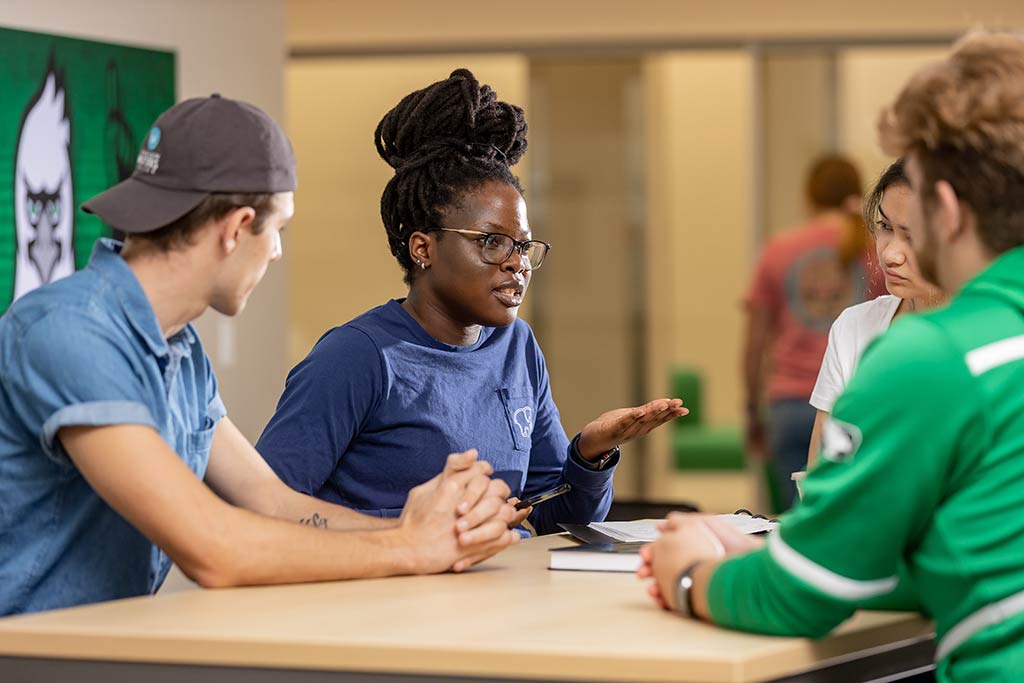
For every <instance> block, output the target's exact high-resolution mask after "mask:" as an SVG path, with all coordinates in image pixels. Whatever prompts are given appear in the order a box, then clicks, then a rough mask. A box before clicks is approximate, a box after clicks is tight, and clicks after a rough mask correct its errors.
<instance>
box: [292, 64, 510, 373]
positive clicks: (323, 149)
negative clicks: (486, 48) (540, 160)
mask: <svg viewBox="0 0 1024 683" xmlns="http://www.w3.org/2000/svg"><path fill="white" fill-rule="evenodd" d="M462 66H465V67H469V68H470V69H471V70H472V71H473V73H474V74H475V75H476V76H477V78H479V79H480V81H481V82H483V83H489V84H490V85H491V86H492V87H493V88H494V89H495V90H496V91H497V93H498V95H499V97H501V98H502V99H505V100H508V101H511V102H516V103H520V104H522V103H525V100H526V96H527V73H526V71H527V66H526V61H525V60H524V59H523V58H522V57H517V56H515V55H487V56H475V55H464V56H458V57H445V56H436V57H429V58H402V57H395V58H375V59H329V60H318V59H316V60H293V61H291V62H290V63H289V65H288V69H287V75H288V79H287V81H288V88H287V102H288V132H289V135H290V136H291V139H292V143H293V144H294V145H295V153H296V156H297V157H298V159H299V183H300V190H299V193H298V195H297V200H296V213H295V218H294V220H293V221H292V223H291V226H290V227H289V228H288V233H287V238H286V241H285V250H286V251H287V252H288V253H289V254H290V257H291V259H292V262H293V263H295V264H301V265H297V267H295V268H293V269H292V270H291V271H290V289H289V303H290V308H291V317H290V319H289V323H288V328H289V329H288V335H289V357H290V362H291V363H293V364H294V363H296V362H298V361H299V360H301V359H302V358H303V357H304V356H305V355H306V353H308V352H309V349H310V348H311V347H312V346H313V344H314V343H315V342H316V340H317V339H319V337H320V336H321V335H322V334H323V333H324V332H325V331H327V330H328V329H330V328H331V327H334V326H336V325H340V324H342V323H344V322H346V321H348V320H351V319H352V318H354V317H356V316H357V315H359V314H360V313H363V312H364V311H366V310H367V309H369V308H373V307H374V306H379V305H380V304H383V303H384V302H385V301H387V300H388V299H389V298H391V297H402V296H405V294H406V291H407V290H406V287H405V284H404V283H403V282H402V271H401V269H400V268H399V267H398V263H397V262H396V261H395V258H394V257H393V256H392V255H391V252H390V251H389V249H388V244H387V238H386V236H385V233H384V226H383V224H382V223H381V218H380V195H381V192H382V191H383V190H384V185H385V184H386V183H387V181H388V179H390V178H391V176H392V174H393V171H392V170H391V168H390V167H389V166H388V165H387V164H386V163H384V161H383V160H381V159H380V157H379V156H377V150H376V148H375V147H374V144H373V132H374V130H375V129H376V127H377V122H378V121H380V119H381V117H382V116H383V115H384V114H385V113H386V112H387V111H388V110H389V109H390V108H391V107H393V106H394V105H395V104H397V103H398V101H399V100H400V99H401V98H402V97H404V96H405V95H406V94H408V93H410V92H412V91H413V90H416V89H418V88H422V87H424V86H426V85H428V84H430V83H432V82H434V81H438V80H441V79H443V78H446V77H447V76H448V74H449V73H451V72H452V70H454V69H456V68H458V67H462ZM514 170H515V171H516V172H517V173H519V174H520V176H522V175H523V171H524V170H525V166H524V165H522V164H521V165H520V166H519V167H517V168H515V169H514ZM283 324H284V321H282V325H283Z"/></svg>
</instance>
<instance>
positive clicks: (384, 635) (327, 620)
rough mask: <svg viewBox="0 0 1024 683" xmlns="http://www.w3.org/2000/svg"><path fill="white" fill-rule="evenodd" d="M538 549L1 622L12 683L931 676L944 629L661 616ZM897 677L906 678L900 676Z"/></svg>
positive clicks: (906, 617) (899, 616)
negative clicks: (807, 628) (388, 574)
mask: <svg viewBox="0 0 1024 683" xmlns="http://www.w3.org/2000/svg"><path fill="white" fill-rule="evenodd" d="M571 543H572V541H571V540H569V539H568V538H567V537H565V536H548V537H543V538H536V539H530V540H527V541H525V542H523V543H520V544H519V545H517V546H516V547H514V548H512V549H510V550H508V551H506V552H505V553H503V554H501V555H499V556H498V557H496V558H493V559H492V560H490V561H489V562H488V563H486V564H485V565H483V566H482V567H479V568H477V569H475V570H473V571H471V572H468V573H466V574H463V575H442V576H425V577H403V578H393V579H377V580H366V581H348V582H337V583H320V584H306V585H298V586H281V587H271V588H241V589H224V590H189V591H184V592H180V593H171V594H162V595H159V596H155V597H145V598H136V599H131V600H121V601H117V602H110V603H105V604H99V605H92V606H87V607H79V608H74V609H66V610H59V611H55V612H47V613H41V614H34V615H25V616H19V617H12V618H8V619H0V681H5V682H7V681H20V680H47V681H49V680H58V679H61V680H76V681H83V680H85V681H88V680H97V681H99V680H102V681H106V682H108V683H113V682H115V681H121V680H124V681H144V682H145V683H160V682H161V681H165V680H168V681H169V680H189V681H201V680H216V681H235V680H238V681H242V680H244V681H256V682H259V681H281V680H288V681H302V682H307V681H308V682H313V681H327V680H331V681H355V680H359V681H376V682H377V683H387V682H390V681H398V680H412V679H415V680H418V681H421V682H423V681H441V680H451V679H452V678H453V677H466V678H470V679H474V680H498V679H500V680H504V681H507V680H510V679H512V680H531V681H536V680H557V681H702V682H712V681H735V682H743V681H769V680H785V681H826V680H827V681H830V683H838V682H841V681H854V680H869V679H870V678H871V677H880V676H881V675H883V674H886V675H887V674H891V673H894V672H897V671H901V672H906V671H911V670H914V669H920V668H922V667H923V668H927V667H928V666H929V665H930V660H931V656H932V644H931V627H930V625H929V624H928V622H926V621H924V620H922V619H920V618H919V617H917V616H916V615H910V614H905V613H877V612H876V613H862V614H859V615H857V616H856V617H855V618H854V619H852V620H851V621H850V622H848V623H847V624H844V625H843V626H842V627H840V628H839V629H838V630H837V631H836V632H835V633H834V634H832V635H831V636H830V637H828V638H825V639H823V640H820V641H817V642H815V641H808V640H804V639H797V638H793V639H787V638H774V637H766V636H756V635H750V634H744V633H737V632H730V631H725V630H721V629H717V628H714V627H712V626H708V625H706V624H703V623H699V622H695V621H690V620H687V619H682V618H680V617H678V616H676V615H673V614H670V613H667V612H663V611H661V610H658V609H656V608H655V607H654V606H653V604H652V603H651V601H650V599H649V598H648V597H647V595H646V593H645V592H644V590H643V587H642V584H641V583H640V582H638V581H637V579H636V577H635V576H633V575H632V574H613V573H599V572H556V571H549V570H548V569H547V568H546V567H547V549H548V548H549V547H555V546H559V545H568V544H571ZM887 680H896V679H887Z"/></svg>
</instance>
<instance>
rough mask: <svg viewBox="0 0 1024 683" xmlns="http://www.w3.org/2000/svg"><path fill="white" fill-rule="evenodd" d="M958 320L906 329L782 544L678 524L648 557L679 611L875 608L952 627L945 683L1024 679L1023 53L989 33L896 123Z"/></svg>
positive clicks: (780, 613)
mask: <svg viewBox="0 0 1024 683" xmlns="http://www.w3.org/2000/svg"><path fill="white" fill-rule="evenodd" d="M879 132H880V138H881V143H882V146H883V148H884V149H885V151H886V152H887V153H890V154H893V155H906V156H907V158H908V164H907V174H908V177H909V179H910V183H911V191H912V198H911V211H910V222H911V225H910V228H911V241H912V244H913V247H914V251H915V253H916V255H917V258H918V262H919V263H920V265H921V268H922V272H923V274H924V275H925V277H927V278H928V279H929V280H931V281H932V282H934V283H936V284H938V285H939V286H941V287H942V288H943V289H945V290H946V291H949V292H956V296H955V298H954V299H953V300H952V302H951V303H950V304H949V306H948V307H946V308H944V309H940V310H934V311H931V312H928V313H925V314H922V315H909V316H905V318H904V319H901V320H899V321H897V322H896V323H895V324H894V325H893V326H892V327H891V328H890V329H889V331H888V332H886V333H885V334H884V335H882V337H880V338H879V339H878V340H877V341H875V342H874V343H873V344H872V345H871V346H870V347H869V348H868V350H867V352H866V353H865V355H864V357H863V359H862V361H861V365H860V366H859V368H858V369H857V371H856V372H855V373H854V376H853V378H852V379H851V381H850V383H849V385H848V386H847V388H846V391H845V392H844V393H843V394H842V396H841V397H840V398H839V400H838V401H837V403H836V404H835V407H834V410H833V413H832V415H831V417H830V419H829V420H828V421H827V422H826V424H825V427H824V435H823V436H824V438H823V443H822V449H821V455H820V460H819V464H818V466H817V467H816V468H815V469H814V470H812V471H811V472H810V474H809V475H808V477H807V480H806V482H805V495H804V499H803V501H802V502H801V503H800V504H798V505H797V507H796V508H795V509H794V511H793V512H792V513H791V514H789V515H787V516H785V517H784V518H783V519H782V521H781V524H780V525H779V529H778V530H777V531H775V532H774V533H772V534H770V535H769V537H768V540H767V542H766V543H764V542H762V541H760V540H757V539H752V538H749V537H742V536H739V535H738V534H735V533H732V532H731V529H729V528H723V525H718V524H716V523H715V520H713V519H708V518H705V517H700V516H695V515H694V516H684V515H673V516H671V517H670V518H669V519H668V520H666V522H664V523H663V525H662V526H663V533H662V535H661V537H660V538H659V540H658V541H656V542H655V543H654V544H652V545H650V546H647V547H646V548H645V549H644V551H643V557H644V564H643V566H642V567H641V569H640V572H639V574H640V576H641V577H642V578H646V577H653V578H654V582H653V583H651V584H650V586H649V591H650V593H651V595H652V596H653V597H654V598H655V600H656V601H658V602H659V604H661V605H662V606H663V607H665V608H668V609H676V610H679V611H681V612H683V613H685V614H688V615H689V616H692V617H696V618H700V619H705V620H708V621H711V622H713V623H715V624H719V625H721V626H725V627H728V628H734V629H741V630H746V631H756V632H760V633H769V634H778V635H791V636H811V637H818V636H823V635H825V634H826V633H828V632H829V631H831V630H832V629H833V628H834V627H835V626H836V625H838V624H839V623H840V622H842V621H843V620H845V619H846V618H848V617H849V616H850V615H851V614H853V612H854V611H855V610H857V609H858V608H861V607H876V608H877V607H890V608H907V607H912V606H916V608H917V609H919V610H920V611H922V612H924V613H925V614H927V615H929V616H931V617H932V618H933V619H934V620H935V627H936V633H937V652H936V661H937V667H936V676H937V678H938V680H939V681H986V682H992V681H1007V682H1008V681H1022V680H1024V515H1022V514H1020V510H1021V509H1022V507H1024V246H1022V245H1024V39H1022V38H1020V37H1018V36H1014V35H1010V34H976V35H973V36H969V37H968V38H966V39H964V40H963V41H961V42H960V43H959V44H958V45H957V46H956V48H955V49H954V52H953V53H952V55H951V56H949V57H948V58H947V59H946V60H944V61H943V62H941V63H938V64H935V65H932V66H929V67H927V68H926V69H924V70H922V71H921V72H919V73H918V74H917V75H916V76H914V78H912V79H911V81H910V82H909V84H908V85H907V86H906V87H905V88H904V89H903V91H902V92H901V94H900V95H899V97H898V98H897V100H896V102H895V103H894V104H893V105H892V106H891V107H889V108H888V109H887V110H886V111H884V112H883V115H882V117H881V119H880V122H879Z"/></svg>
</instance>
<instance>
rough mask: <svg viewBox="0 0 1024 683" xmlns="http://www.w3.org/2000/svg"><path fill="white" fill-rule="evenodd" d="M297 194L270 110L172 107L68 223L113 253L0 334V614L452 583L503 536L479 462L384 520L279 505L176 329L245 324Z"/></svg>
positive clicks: (195, 344)
mask: <svg viewBox="0 0 1024 683" xmlns="http://www.w3.org/2000/svg"><path fill="white" fill-rule="evenodd" d="M295 187H296V175H295V158H294V156H293V153H292V149H291V145H290V144H289V142H288V139H287V137H286V136H285V134H284V132H283V131H282V130H281V129H280V127H279V126H278V125H277V124H276V123H274V121H273V120H272V119H271V118H270V117H269V116H267V115H266V114H265V113H264V112H262V111H261V110H259V109H257V108H256V107H254V106H252V105H249V104H246V103H244V102H238V101H234V100H230V99H228V98H225V97H220V96H218V95H213V96H211V97H206V98H197V99H191V100H187V101H185V102H182V103H180V104H178V105H176V106H174V107H172V108H171V109H169V110H168V111H166V112H164V114H162V115H161V116H160V118H159V119H157V121H156V123H155V124H154V126H153V128H152V129H151V130H150V132H149V134H148V136H147V137H146V140H145V142H144V143H143V146H142V149H141V150H140V152H139V156H138V160H137V164H136V168H135V172H134V173H133V174H132V176H131V177H130V178H128V179H126V180H125V181H123V182H122V183H120V184H118V185H115V186H114V187H112V188H110V189H109V190H107V191H106V192H104V193H102V194H100V195H99V196H97V197H94V198H92V199H90V200H89V201H88V202H86V203H85V204H84V205H83V207H82V208H83V209H84V210H85V211H88V212H90V213H94V214H96V215H98V216H100V217H101V218H103V220H104V221H106V222H107V223H109V224H110V225H112V226H114V227H115V228H117V229H119V230H121V231H122V232H124V233H125V234H126V235H127V237H126V239H125V242H124V244H123V246H122V245H120V244H118V243H116V242H114V241H112V240H100V241H99V242H97V244H96V246H95V248H94V250H93V254H92V257H91V259H90V262H89V265H88V266H87V267H86V268H85V269H84V270H82V271H80V272H78V273H75V274H74V275H72V276H70V277H67V278H64V279H63V280H59V281H57V282H55V283H52V284H50V285H46V286H44V287H41V288H40V289H37V290H35V291H33V292H31V293H29V294H27V295H26V296H24V297H22V298H21V299H19V300H18V301H17V302H15V303H14V305H13V306H11V308H10V309H9V310H8V312H7V313H6V314H5V315H4V316H3V317H2V318H0V530H2V531H0V614H12V613H19V612H31V611H36V610H43V609H51V608H58V607H66V606H71V605H77V604H82V603H89V602H97V601H102V600H111V599H116V598H124V597H130V596H137V595H144V594H147V593H152V592H155V591H156V590H157V589H158V588H159V587H160V584H161V583H162V582H163V580H164V577H165V576H166V574H167V571H168V569H169V568H170V565H171V562H172V561H173V562H176V563H177V564H178V565H179V566H180V567H181V568H182V570H183V571H184V572H185V573H186V574H187V575H188V576H190V577H192V578H193V579H195V580H196V581H198V582H199V583H200V584H202V585H203V586H229V585H244V584H248V585H252V584H270V583H289V582H298V581H315V580H334V579H344V578H355V577H370V576H386V575H390V574H404V573H427V572H437V571H445V570H448V569H454V570H455V571H461V570H462V569H464V568H466V567H468V566H470V565H471V564H473V563H475V562H479V561H480V560H483V559H485V558H487V557H489V556H491V555H493V554H494V553H496V552H498V551H499V550H501V549H503V548H504V547H506V546H507V545H509V544H510V543H513V542H515V540H516V539H517V538H518V536H517V535H516V534H515V533H514V532H512V531H509V529H508V521H509V520H510V519H511V516H512V510H511V508H510V506H509V505H508V504H507V503H506V498H507V497H508V493H509V492H508V488H507V486H506V485H505V484H504V483H503V482H501V481H498V480H491V479H489V477H488V475H489V474H491V472H490V467H489V465H487V464H486V463H484V462H479V461H477V460H476V453H475V451H468V452H466V453H456V454H453V455H451V456H449V458H448V463H447V465H446V467H445V469H444V471H443V472H442V473H441V474H439V475H438V476H437V477H435V478H433V479H431V480H430V481H428V482H426V483H424V484H423V485H421V486H418V487H416V488H415V489H413V490H412V491H411V492H410V494H409V498H408V500H407V501H406V506H405V511H404V513H403V515H402V517H401V518H400V519H399V520H384V519H378V518H372V517H366V516H364V515H360V514H358V513H355V512H353V511H351V510H348V509H346V508H341V507H336V506H333V505H330V504H327V503H324V502H322V501H319V500H316V499H313V498H309V497H307V496H304V495H302V494H299V493H296V492H295V491H292V490H291V489H290V488H289V487H287V486H285V485H284V484H283V483H282V482H281V481H280V480H279V479H278V478H277V477H276V475H274V474H273V472H272V471H271V469H270V468H269V467H268V466H267V465H266V464H265V463H264V462H263V459H262V458H261V457H260V456H259V454H258V453H257V452H256V450H255V449H254V448H253V447H252V445H250V444H249V442H248V441H247V440H246V439H245V438H244V437H243V436H242V434H241V433H240V432H239V431H238V429H237V428H236V427H235V426H234V425H233V424H232V423H231V421H230V420H229V419H228V418H227V417H226V411H225V407H224V404H223V403H222V401H221V399H220V394H219V392H218V390H217V380H216V377H215V376H214V373H213V370H212V369H211V367H210V362H209V359H208V358H207V356H206V354H205V352H204V351H203V347H202V345H201V343H200V341H199V337H198V335H197V333H196V330H195V328H194V327H193V326H192V324H191V321H192V320H194V319H195V318H197V317H198V316H199V315H200V314H201V313H202V312H203V311H205V310H206V309H207V307H212V308H214V309H215V310H217V311H219V312H221V313H223V314H225V315H234V314H236V313H238V312H239V311H241V310H242V309H243V308H244V307H245V303H246V300H247V299H248V297H249V294H250V293H251V292H252V290H253V289H254V288H255V287H256V285H257V284H258V283H259V281H260V279H261V278H262V277H263V274H264V273H265V272H266V269H267V267H268V266H269V265H270V263H272V262H273V261H276V260H277V259H279V258H280V257H281V238H280V233H281V230H283V229H284V226H285V224H286V223H287V222H288V220H289V219H290V218H291V216H292V213H293V192H294V190H295ZM339 371H342V372H343V371H344V368H339ZM337 532H342V533H337Z"/></svg>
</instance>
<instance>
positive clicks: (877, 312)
mask: <svg viewBox="0 0 1024 683" xmlns="http://www.w3.org/2000/svg"><path fill="white" fill-rule="evenodd" d="M909 213H910V181H908V180H907V175H906V171H905V170H904V162H903V159H897V160H896V161H894V162H893V163H892V165H890V166H889V168H887V169H886V170H885V171H884V172H883V173H882V175H881V176H880V177H879V178H878V182H877V183H875V188H874V189H873V190H872V191H871V194H870V195H868V198H867V200H865V202H864V220H865V222H866V223H867V225H868V229H867V230H864V231H863V232H864V234H865V235H870V236H871V237H873V238H874V248H875V253H876V255H877V257H878V264H879V266H881V269H882V272H883V274H884V275H885V286H886V288H887V289H888V291H889V294H886V295H884V296H880V297H878V298H877V299H872V300H870V301H865V302H864V303H861V304H857V305H856V306H851V307H850V308H847V309H846V310H845V311H843V312H842V313H841V314H840V315H839V317H838V318H837V319H836V321H835V323H833V324H832V329H831V330H830V331H829V335H828V347H827V348H826V349H825V358H824V360H823V361H822V363H821V370H820V371H819V372H818V381H817V383H816V384H815V385H814V391H813V392H811V400H810V404H811V406H813V407H814V408H815V409H816V410H817V416H816V417H815V419H814V430H813V431H812V432H811V445H810V448H809V449H808V452H807V467H808V469H809V468H811V467H812V466H813V465H814V463H815V461H816V460H817V457H818V450H819V448H820V446H821V430H822V429H823V427H824V424H825V420H826V419H827V418H828V416H829V413H831V412H832V406H833V404H835V402H836V399H837V398H839V395H840V394H842V393H843V389H845V388H846V384H847V383H848V382H849V381H850V378H851V377H852V376H853V371H854V369H855V368H856V367H857V364H858V362H859V361H860V357H861V355H862V354H863V353H864V350H865V349H867V347H868V344H870V343H871V342H872V341H874V340H875V339H876V338H877V337H878V336H879V335H881V334H882V333H883V332H885V331H886V330H887V329H889V325H890V324H891V323H892V321H893V319H894V318H896V316H899V315H902V314H904V313H912V312H921V311H926V310H928V309H930V308H934V307H936V306H938V305H941V304H944V303H946V301H947V300H948V297H947V296H946V294H945V292H943V291H942V290H941V289H939V288H938V287H937V286H936V285H934V284H932V283H930V282H928V281H927V280H925V279H924V276H923V275H922V274H921V270H920V269H919V268H918V267H917V258H916V257H915V256H914V249H913V246H912V245H911V242H910V228H909V227H908V224H909Z"/></svg>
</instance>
